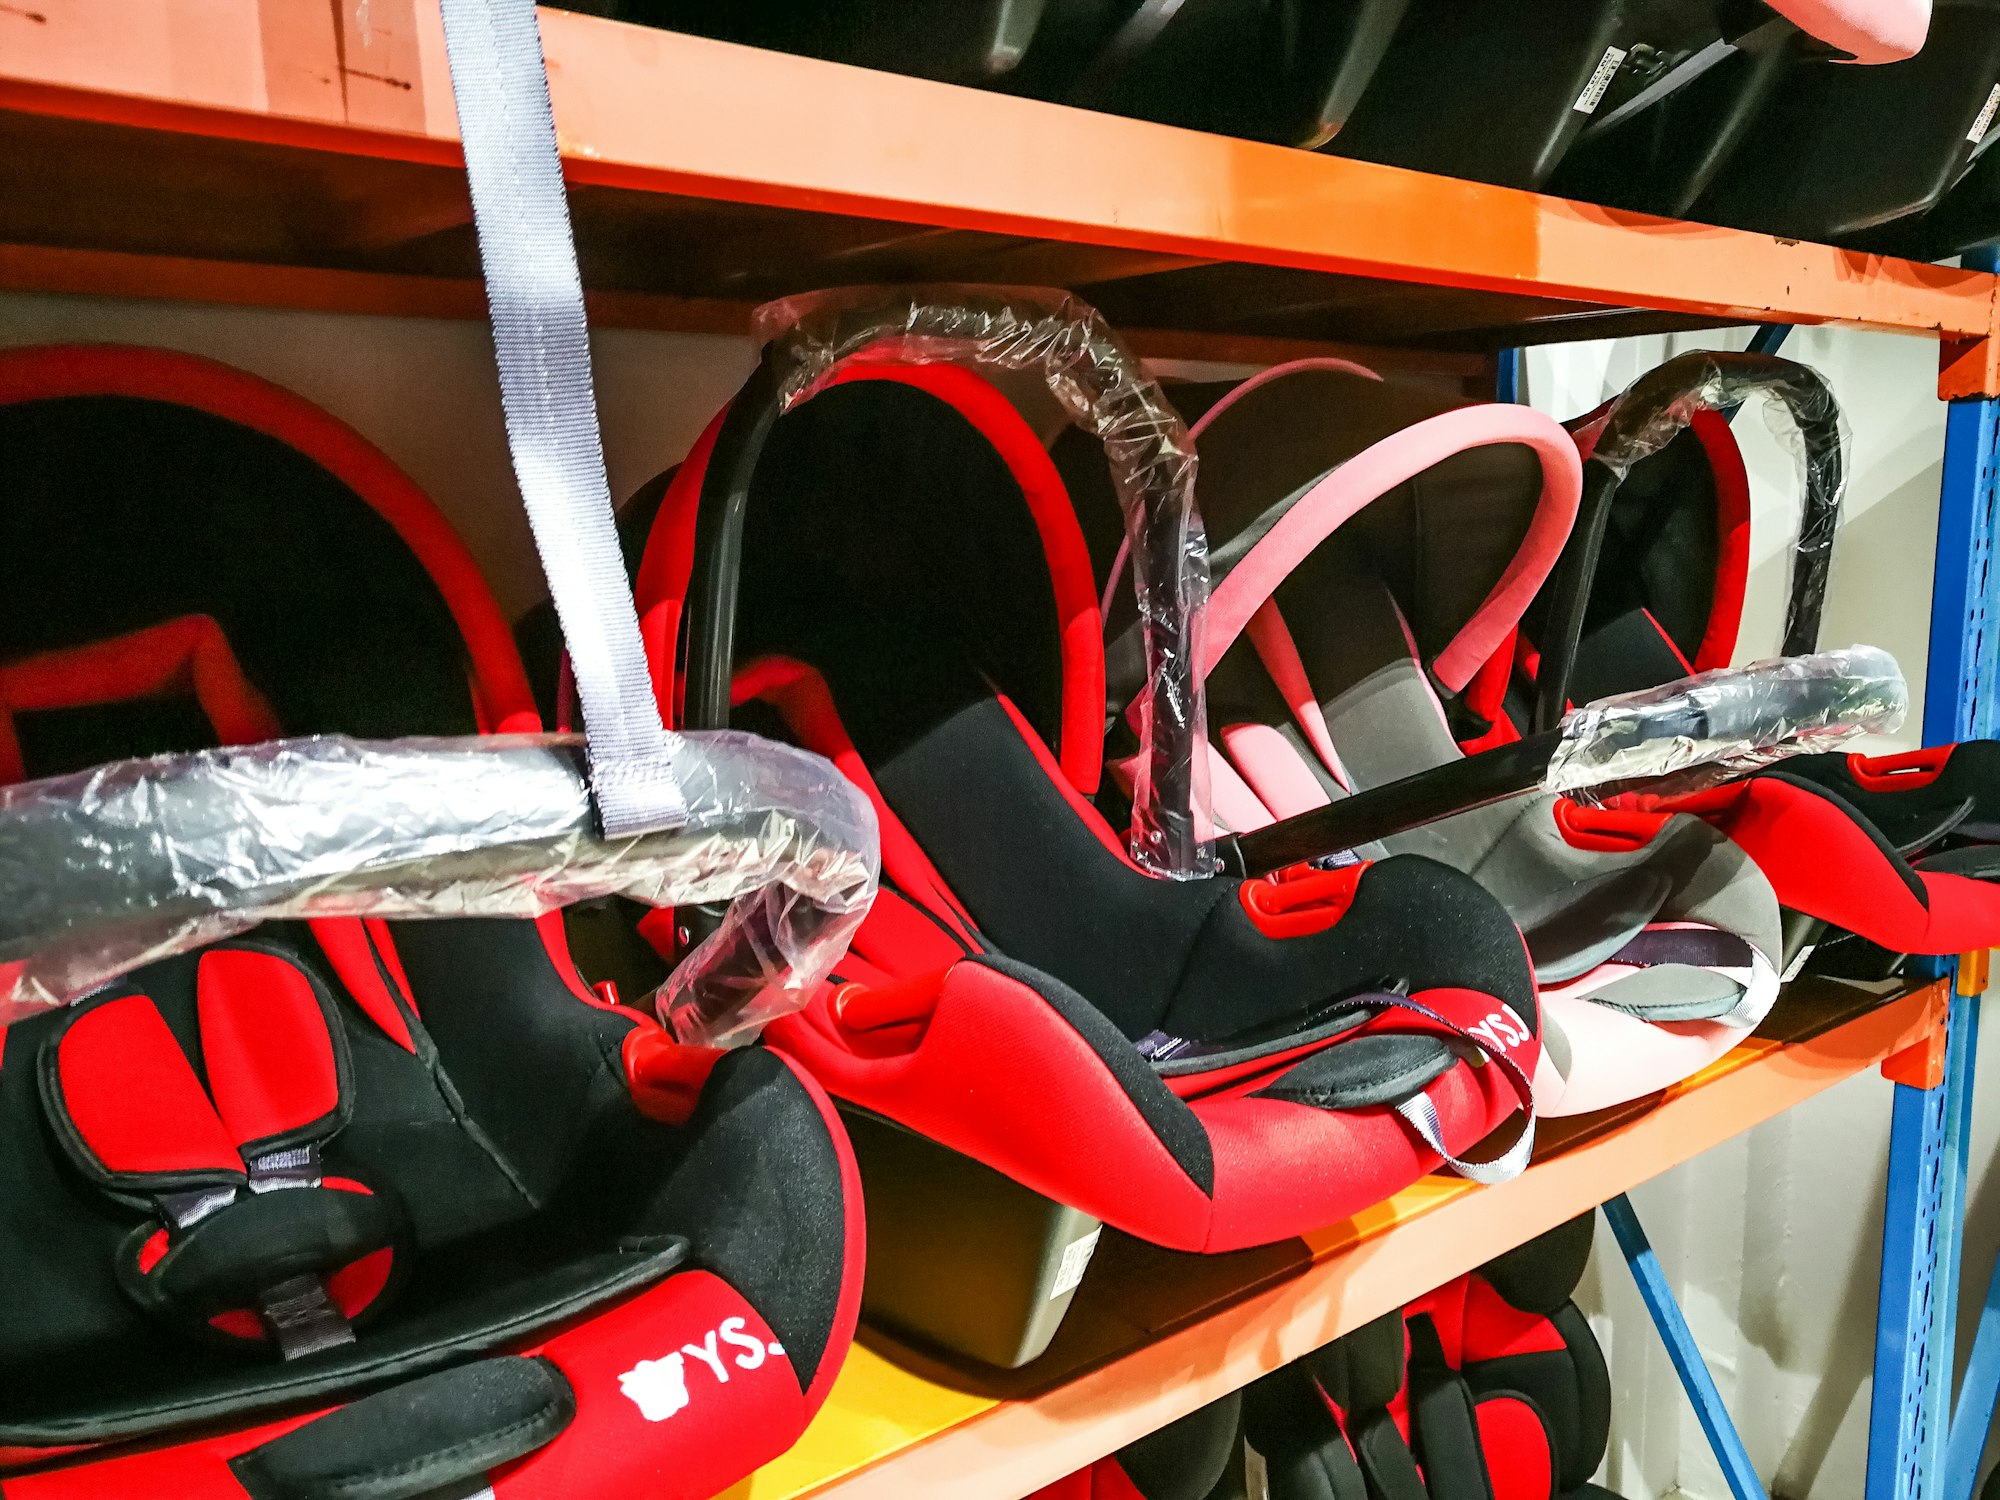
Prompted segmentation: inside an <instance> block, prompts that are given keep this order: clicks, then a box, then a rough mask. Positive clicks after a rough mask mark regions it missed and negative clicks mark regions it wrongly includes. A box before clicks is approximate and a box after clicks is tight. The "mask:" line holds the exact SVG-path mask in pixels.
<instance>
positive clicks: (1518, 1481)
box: [1243, 1214, 1615, 1500]
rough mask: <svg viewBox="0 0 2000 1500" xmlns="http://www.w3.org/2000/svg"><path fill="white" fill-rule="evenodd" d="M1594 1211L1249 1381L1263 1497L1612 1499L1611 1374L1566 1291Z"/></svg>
mask: <svg viewBox="0 0 2000 1500" xmlns="http://www.w3.org/2000/svg"><path fill="white" fill-rule="evenodd" d="M1592 1224H1593V1216H1592V1215H1590V1214H1585V1215H1584V1216H1583V1217H1582V1218H1579V1219H1575V1220H1572V1221H1571V1222H1570V1223H1568V1224H1566V1225H1564V1226H1562V1227H1561V1228H1560V1229H1556V1230H1553V1231H1551V1232H1550V1233H1548V1234H1546V1235H1543V1236H1541V1237H1540V1238H1539V1239H1536V1240H1531V1241H1529V1242H1528V1243H1527V1244H1526V1245H1523V1246H1521V1247H1520V1248H1519V1249H1517V1250H1512V1251H1509V1252H1508V1253H1507V1254H1505V1255H1502V1256H1499V1257H1497V1258H1496V1259H1494V1260H1493V1261H1490V1262H1489V1263H1487V1264H1486V1265H1485V1266H1482V1267H1481V1268H1480V1269H1479V1270H1477V1271H1475V1272H1473V1273H1472V1274H1471V1275H1470V1276H1462V1277H1460V1278H1458V1279H1457V1280H1455V1281H1451V1282H1447V1283H1446V1284H1445V1285H1444V1286H1442V1287H1439V1288H1438V1289H1437V1290H1436V1291H1434V1292H1431V1293H1428V1294H1427V1295H1425V1296H1423V1297H1420V1298H1418V1299H1417V1300H1416V1301H1415V1302H1412V1303H1411V1304H1410V1305H1409V1306H1408V1307H1406V1308H1403V1309H1402V1310H1401V1311H1400V1312H1393V1313H1390V1314H1388V1315H1387V1316H1386V1317H1383V1318H1378V1319H1377V1320H1375V1321H1374V1322H1372V1323H1369V1324H1367V1325H1366V1326H1364V1327H1362V1328H1359V1329H1357V1330H1356V1331H1355V1332H1353V1333H1351V1334H1348V1335H1346V1336H1345V1337H1344V1338H1341V1339H1338V1340H1336V1341H1335V1342H1334V1343H1332V1344H1329V1345H1328V1346H1327V1347H1326V1348H1324V1349H1322V1350H1320V1351H1319V1352H1318V1353H1317V1354H1314V1355H1311V1356H1309V1357H1308V1358H1306V1359H1304V1360H1301V1361H1299V1362H1298V1363H1297V1364H1294V1365H1290V1366H1287V1367H1286V1368H1285V1369H1283V1370H1280V1371H1278V1372H1277V1373H1276V1374H1274V1375H1270V1376H1266V1377H1265V1378H1264V1379H1263V1380H1261V1381H1259V1382H1258V1383H1257V1384H1255V1385H1253V1386H1252V1387H1251V1388H1250V1389H1249V1390H1248V1391H1247V1392H1245V1394H1244V1402H1243V1412H1244V1437H1245V1440H1246V1441H1247V1443H1248V1444H1249V1446H1250V1447H1251V1448H1252V1449H1253V1450H1255V1452H1256V1453H1257V1454H1258V1455H1259V1456H1260V1457H1261V1458H1262V1460H1263V1463H1264V1468H1265V1473H1266V1474H1267V1476H1268V1480H1269V1486H1270V1500H1615V1497H1612V1496H1610V1495H1609V1492H1608V1491H1605V1490H1603V1489H1600V1488H1598V1487H1597V1486H1596V1485H1593V1484H1592V1483H1591V1482H1590V1476H1591V1474H1592V1473H1594V1472H1595V1471H1596V1469H1597V1466H1598V1465H1599V1464H1600V1463H1602V1462H1603V1460H1604V1453H1605V1448H1606V1445H1607V1443H1608V1441H1609V1437H1610V1427H1611V1381H1610V1377H1609V1373H1608V1372H1607V1371H1606V1369H1605V1365H1604V1355H1603V1352H1602V1351H1601V1350H1600V1349H1599V1348H1598V1345H1597V1340H1596V1338H1595V1337H1594V1336H1593V1335H1592V1334H1591V1331H1590V1325H1589V1324H1588V1323H1587V1322H1585V1320H1584V1317H1583V1314H1582V1313H1581V1312H1579V1311H1578V1310H1577V1307H1576V1304H1575V1303H1574V1302H1572V1301H1571V1300H1570V1299H1571V1297H1572V1296H1573V1295H1574V1294H1575V1291H1576V1285H1577V1282H1578V1281H1579V1280H1580V1279H1581V1277H1582V1275H1583V1269H1584V1266H1585V1264H1586V1262H1587V1260H1588V1258H1589V1254H1590V1239H1591V1230H1592Z"/></svg>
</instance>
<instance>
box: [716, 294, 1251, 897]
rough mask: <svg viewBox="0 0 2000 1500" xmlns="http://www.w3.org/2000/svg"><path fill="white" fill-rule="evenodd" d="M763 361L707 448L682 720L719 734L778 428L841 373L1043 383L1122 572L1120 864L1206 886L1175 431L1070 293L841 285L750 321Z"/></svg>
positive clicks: (1191, 575)
mask: <svg viewBox="0 0 2000 1500" xmlns="http://www.w3.org/2000/svg"><path fill="white" fill-rule="evenodd" d="M755 322H756V328H757V331H758V332H759V334H760V335H762V336H763V337H764V338H765V339H767V340H768V342H767V343H766V346H765V349H764V354H763V359H762V361H761V362H760V364H759V365H758V368H757V370H756V372H755V373H754V374H753V375H752V376H751V377H750V380H749V383H748V384H746V385H745V386H744V388H743V390H742V392H741V393H740V394H739V395H738V396H737V398H736V400H735V401H733V402H732V403H731V404H730V408H729V413H728V416H727V417H725V418H724V420H723V423H722V427H721V430H720V431H719V432H718V434H717V436H716V442H715V448H714V451H713V452H712V454H711V455H710V458H709V463H708V469H707V475H706V479H705V481H704V484H703V487H702V493H701V500H700V505H699V511H698V515H697V519H696V533H697V542H696V547H695V559H696V561H695V571H694V577H693V580H692V586H691V591H690V592H691V597H690V601H689V610H690V622H689V627H688V671H687V688H686V699H685V702H686V719H687V722H688V723H689V724H690V725H693V726H696V727H714V726H717V725H721V724H725V723H727V722H728V713H729V676H730V671H731V668H732V664H733V660H734V651H733V648H734V642H735V631H736V594H737V579H738V573H739V571H740V568H741V563H742V536H743V518H744V512H745V510H746V508H747V506H748V504H749V499H750V487H751V480H752V476H753V475H754V473H755V470H756V467H757V461H758V457H759V455H760V453H761V452H762V450H763V447H764V443H765V441H766V439H767V438H768V437H769V436H770V433H771V429H772V428H773V427H774V426H775V425H776V423H777V420H778V418H779V416H781V415H782V414H783V413H784V412H786V411H788V410H790V409H791V408H792V407H793V406H795V405H797V404H798V403H799V402H801V401H804V400H806V399H807V398H809V397H810V396H811V395H813V394H814V393H815V392H816V391H818V390H819V389H821V388H822V387H823V386H824V385H825V384H826V383H827V381H828V380H830V379H831V378H832V377H833V375H834V373H835V372H836V370H838V368H839V367H840V366H841V365H842V364H843V363H845V362H846V361H848V360H850V359H856V358H859V359H867V360H875V361H881V362H895V363H905V364H923V363H946V362H950V363H964V364H973V365H987V366H992V367H997V368H1002V369H1006V370H1020V371H1029V372H1033V373H1036V374H1039V375H1040V376H1041V377H1042V379H1043V381H1044V382H1045V383H1046V384H1047V386H1048V389H1049V390H1050V392H1051V393H1052V394H1053V395H1054V396H1055V397H1056V399H1057V401H1058V402H1060V403H1061V405H1062V407H1063V410H1064V411H1066V412H1067V413H1068V414H1069V416H1070V419H1071V420H1072V421H1074V422H1075V423H1076V424H1077V425H1078V426H1080V427H1082V428H1083V429H1084V430H1085V431H1087V432H1090V433H1092V434H1094V435H1095V436H1096V437H1098V438H1099V439H1100V440H1101V441H1102V442H1103V444H1104V448H1105V452H1106V455H1107V457H1108V458H1109V460H1110V465H1111V471H1112V476H1113V479H1114V481H1115V483H1116V485H1117V489H1118V495H1119V501H1120V504H1121V506H1122V508H1123V511H1124V515H1125V529H1126V535H1127V538H1128V539H1129V541H1130V543H1131V549H1132V556H1133V557H1134V559H1135V560H1136V567H1135V578H1136V584H1137V594H1138V601H1139V614H1140V620H1141V626H1142V631H1143V636H1144V641H1145V655H1146V675H1147V682H1148V686H1149V688H1150V691H1149V692H1148V693H1146V694H1145V695H1144V696H1143V699H1142V702H1143V703H1144V708H1143V709H1142V712H1143V715H1144V717H1143V719H1142V721H1141V723H1140V725H1139V726H1138V727H1139V739H1140V745H1141V747H1142V752H1143V753H1142V755H1141V757H1140V762H1139V766H1138V771H1137V776H1136V778H1135V781H1134V785H1133V796H1132V830H1131V848H1132V854H1133V857H1134V858H1135V859H1136V860H1137V861H1138V862H1139V863H1140V864H1141V865H1142V866H1144V867H1145V868H1146V869H1148V870H1149V871H1151V872H1152V873H1154V874H1157V875H1165V876H1169V877H1173V878H1182V879H1185V878H1191V877H1198V876H1203V875H1208V874H1211V873H1213V870H1214V867H1215V861H1214V852H1213V846H1212V842H1211V838H1212V830H1213V824H1212V822H1211V821H1210V819H1209V816H1208V807H1207V801H1208V797H1207V761H1206V759H1205V758H1204V757H1203V756H1201V755H1198V754H1197V753H1196V751H1197V748H1198V747H1199V746H1200V744H1201V740H1202V736H1203V734H1204V733H1205V732H1206V717H1207V716H1206V710H1205V708H1204V704H1203V694H1202V686H1201V679H1200V676H1199V674H1198V672H1197V671H1196V664H1197V662H1198V660H1199V656H1200V652H1199V649H1198V648H1199V644H1200V639H1201V630H1202V624H1203V617H1204V613H1205V610H1206V608H1207V603H1208V547H1207V541H1206V539H1205V538H1204V536H1203V535H1202V530H1201V519H1200V515H1199V513H1198V512H1197V511H1196V510H1195V506H1194V471H1195V460H1194V448H1193V444H1192V443H1191V442H1190V441H1189V439H1188V435H1187V428H1186V426H1185V424H1184V423H1183V422H1182V421H1181V419H1180V416H1179V414H1178V413H1176V412H1175V411H1174V409H1173V407H1172V406H1170V405H1169V404H1168V403H1167V400H1166V398H1165V397H1164V396H1163V395H1162V394H1161V392H1160V388H1159V386H1158V384H1157V383H1156V382H1155V381H1154V380H1153V379H1152V378H1151V377H1150V376H1148V375H1147V374H1146V373H1145V371H1144V368H1143V367H1142V366H1141V364H1140V362H1139V360H1138V358H1137V356H1135V355H1134V354H1132V352H1131V351H1130V350H1128V349H1126V348H1125V346H1124V345H1123V344H1121V343H1120V342H1119V341H1118V339H1117V337H1116V336H1115V335H1114V334H1113V333H1112V332H1111V330H1110V329H1109V328H1108V327H1107V326H1106V324H1105V322H1104V320H1103V319H1102V318H1101V317H1100V316H1098V314H1097V313H1096V311H1095V310H1094V309H1092V308H1090V307H1089V306H1087V305H1086V304H1084V303H1082V302H1079V301H1077V300H1076V299H1075V298H1073V297H1071V296H1070V295H1069V294H1068V293H1066V292H1060V291H1048V290H1038V289H1033V288H1025V289H1019V288H994V287H953V286H947V287H852V288H845V289H841V290H836V291H829V292H814V293H809V294H806V295H804V296H800V297H794V298H788V299H786V300H784V301H780V302H774V303H771V304H769V305H767V306H765V307H763V308H760V309H759V310H758V312H757V314H756V320H755Z"/></svg>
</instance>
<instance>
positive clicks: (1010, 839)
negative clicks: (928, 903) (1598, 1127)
mask: <svg viewBox="0 0 2000 1500" xmlns="http://www.w3.org/2000/svg"><path fill="white" fill-rule="evenodd" d="M876 778H877V780H878V782H879V783H880V785H881V788H882V792H883V795H884V796H885V797H886V798H887V799H888V801H889V805H890V807H891V808H892V809H893V810H894V811H895V813H896V814H897V816H898V817H900V818H901V819H902V820H903V821H904V822H905V823H906V824H907V825H908V826H909V828H910V831H911V833H912V834H914V835H915V837H916V839H917V842H918V843H919V844H921V845H922V846H923V847H924V850H925V852H926V853H927V854H929V855H930V857H931V859H932V861H933V862H934V863H935V864H936V865H937V867H938V869H939V870H940V872H941V873H942V874H943V875H944V878H945V880H946V881H947V882H948V883H949V884H950V885H951V887H952V889H953V890H954V891H955V892H957V894H958V895H959V897H960V899H961V900H962V901H964V903H965V905H966V907H967V909H968V910H970V911H971V913H972V914H973V916H974V918H975V919H977V921H978V922H979V924H980V928H981V930H982V931H983V932H984V933H985V935H986V936H987V937H988V938H989V939H990V940H991V941H992V942H993V943H994V944H995V946H997V947H998V948H1000V949H1001V950H1002V951H1004V952H1006V953H1008V954H1010V955H1011V956H1013V957H1015V958H1018V959H1020V960H1022V961H1023V962H1026V963H1028V964H1031V965H1032V966H1034V967H1035V968H1037V969H1040V970H1042V971H1043V972H1045V973H1047V974H1050V975H1052V976H1054V977H1055V978H1056V979H1059V980H1061V981H1062V982H1063V983H1065V984H1067V985H1069V986H1070V987H1072V988H1073V989H1075V990H1077V991H1078V992H1079V993H1081V994H1083V995H1086V996H1088V997H1089V998H1090V1000H1091V1002H1092V1003H1093V1004H1094V1005H1096V1006H1097V1007H1098V1008H1099V1009H1100V1010H1102V1011H1103V1012H1104V1013H1105V1014H1106V1015H1107V1016H1108V1017H1110V1019H1111V1021H1112V1022H1113V1024H1114V1025H1116V1026H1117V1027H1118V1029H1119V1030H1120V1031H1121V1032H1122V1033H1124V1034H1125V1036H1126V1037H1128V1038H1129V1039H1132V1040H1137V1039H1138V1038H1139V1037H1142V1036H1144V1035H1146V1034H1147V1033H1149V1032H1151V1031H1154V1030H1165V1031H1167V1032H1169V1033H1170V1034H1172V1035H1174V1036H1181V1037H1188V1038H1191V1039H1196V1040H1203V1039H1208V1038H1216V1037H1226V1036H1230V1035H1232V1034H1235V1033H1237V1032H1241V1031H1244V1030H1246V1029H1248V1028H1250V1027H1254V1026H1258V1025H1262V1024H1266V1023H1268V1022H1271V1021H1275V1020H1278V1019H1280V1018H1282V1017H1285V1016H1290V1015H1299V1014H1303V1013H1305V1012H1308V1011H1311V1010H1313V1009H1314V1008H1316V1007H1318V1006H1320V1005H1322V1004H1323V1003H1324V1002H1326V1001H1328V1000H1330V999H1335V998H1338V997H1340V996H1343V995H1348V994H1357V993H1360V992H1362V991H1365V990H1371V989H1376V990H1379V989H1393V988H1408V989H1411V990H1417V989H1426V988H1432V987H1439V986H1454V987H1462V988H1467V989H1476V990H1481V991H1483V992H1485V993H1487V994H1491V995H1495V996H1498V997H1499V998H1501V999H1503V1000H1505V1001H1507V1003H1508V1004H1510V1005H1511V1006H1513V1007H1514V1009H1515V1011H1516V1012H1517V1013H1518V1014H1520V1015H1521V1016H1523V1017H1524V1018H1526V1017H1532V1016H1533V1015H1534V1014H1535V1006H1534V991H1533V982H1532V978H1531V976H1530V973H1529V969H1528V961H1527V956H1526V953H1525V951H1524V950H1523V948H1522V946H1521V941H1520V935H1519V933H1518V932H1517V930H1516V929H1515V928H1514V926H1513V924H1512V923H1511V922H1510V921H1508V920H1507V919H1506V917H1505V916H1504V915H1503V914H1502V912H1501V910H1500V908H1499V907H1498V906H1497V905H1495V904H1494V903H1493V901H1492V899H1491V898H1490V897H1489V896H1487V895H1486V893H1485V892H1484V891H1483V890H1481V889H1480V888H1479V886H1478V885H1477V884H1476V883H1475V882H1474V881H1472V880H1471V879H1470V878H1469V877H1466V876H1462V875H1459V874H1457V873H1455V872H1453V871H1450V870H1447V869H1446V868H1445V867H1444V866H1442V865H1439V864H1436V863H1433V862H1431V861H1428V860H1424V859H1416V858H1409V857H1403V858H1397V859H1391V860H1384V861H1382V862H1380V863H1378V864H1376V865H1375V866H1373V867H1371V868H1370V869H1369V871H1368V872H1367V873H1366V874H1365V875H1364V876H1363V877H1362V879H1361V882H1360V885H1359V887H1358V889H1357V890H1356V892H1355V897H1354V901H1353V904H1352V906H1351V907H1350V908H1349V910H1348V911H1347V913H1346V915H1345V916H1343V917H1342V919H1341V920H1340V921H1339V923H1337V924H1336V925H1335V926H1333V927H1332V928H1330V929H1329V930H1327V931H1326V932H1323V933H1318V934H1315V935H1312V936H1309V937H1301V938H1294V939H1288V940H1284V941H1273V940H1271V939H1270V938H1267V937H1265V936H1264V935H1263V934H1262V933H1261V932H1259V931H1258V930H1257V929H1256V927H1255V926H1254V925H1253V924H1252V922H1251V920H1250V918H1249V916H1248V914H1247V913H1246V912H1245V911H1244V910H1243V908H1242V906H1241V904H1240V903H1239V902H1238V901H1237V900H1236V889H1237V882H1235V881H1233V880H1229V879H1226V878H1216V879H1212V880H1203V881H1188V882H1182V883H1174V882H1167V881H1159V880H1154V879H1151V878H1149V877H1148V876H1146V875H1144V874H1143V873H1141V872H1140V871H1138V870H1136V869H1134V868H1132V867H1131V866H1129V865H1127V864H1125V863H1124V862H1122V861H1121V860H1120V859H1119V858H1118V857H1117V856H1116V855H1115V854H1113V853H1112V852H1111V851H1110V850H1109V849H1107V848H1105V847H1104V845H1103V844H1101V843H1100V842H1099V841H1098V840H1097V839H1096V838H1095V837H1094V836H1093V835H1092V833H1091V831H1090V830H1089V828H1087V827H1086V826H1085V825H1084V823H1083V822H1082V820H1081V819H1079V818H1078V817H1077V815H1076V813H1075V811H1074V810H1073V809H1072V808H1071V807H1070V806H1069V805H1068V804H1067V803H1066V802H1065V800H1064V798H1063V796H1062V794H1061V792H1060V791H1059V790H1058V789H1057V788H1056V786H1055V785H1054V784H1053V783H1052V782H1051V781H1050V780H1049V777H1048V775H1047V774H1046V773H1045V772H1044V771H1043V769H1042V767H1041V765H1040V764H1039V763H1038V762H1037V761H1036V759H1035V757H1034V755H1033V754H1032V753H1031V751H1030V750H1029V748H1028V746H1027V745H1026V744H1025V743H1024V742H1023V741H1022V739H1021V737H1020V734H1019V732H1018V730H1017V729H1016V728H1015V727H1014V725H1013V723H1012V722H1011V720H1009V718H1008V717H1007V714H1006V710H1005V708H1004V707H1003V706H1002V705H1001V704H1000V703H999V702H997V701H995V700H992V699H987V700H985V701H982V702H979V703H976V704H973V705H971V706H969V707H967V708H964V709H961V710H960V711H959V712H957V713H955V714H953V715H952V716H951V717H949V718H948V719H946V720H945V721H944V722H942V723H940V724H938V725H937V726H936V727H935V728H933V729H931V730H930V731H929V732H928V733H926V734H925V735H923V736H922V737H921V738H920V739H919V740H917V741H916V742H914V743H913V744H911V745H910V746H909V747H908V748H907V749H906V750H904V751H903V752H902V753H901V754H899V755H897V756H895V757H894V758H893V759H891V760H890V761H888V762H887V763H886V764H883V765H881V766H878V767H877V769H876ZM1053 872H1060V878H1051V877H1052V873H1053Z"/></svg>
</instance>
